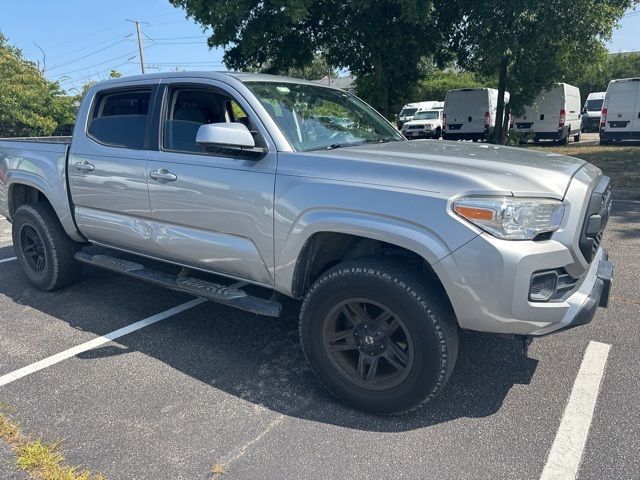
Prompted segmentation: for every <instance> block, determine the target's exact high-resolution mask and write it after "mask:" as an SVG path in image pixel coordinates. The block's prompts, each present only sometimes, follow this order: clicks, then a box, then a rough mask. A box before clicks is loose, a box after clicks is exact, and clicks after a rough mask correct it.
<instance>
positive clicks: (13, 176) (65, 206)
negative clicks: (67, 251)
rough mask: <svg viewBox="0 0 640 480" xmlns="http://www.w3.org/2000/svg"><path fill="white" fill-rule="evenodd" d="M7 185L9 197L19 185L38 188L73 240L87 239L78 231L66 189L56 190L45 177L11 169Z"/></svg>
mask: <svg viewBox="0 0 640 480" xmlns="http://www.w3.org/2000/svg"><path fill="white" fill-rule="evenodd" d="M63 181H64V179H63ZM6 185H7V193H8V195H9V197H8V198H11V194H12V191H13V189H14V187H15V186H17V185H25V186H27V187H32V188H34V189H36V190H38V191H39V192H40V193H42V195H44V197H45V198H46V199H47V200H48V201H49V203H50V204H51V206H52V207H53V210H54V211H55V212H56V215H57V217H58V220H60V223H61V224H62V227H63V228H64V231H65V232H66V234H67V235H69V237H70V238H71V239H72V240H75V241H77V242H82V241H85V240H84V238H82V236H81V235H80V234H79V233H78V231H77V229H76V226H75V223H74V220H73V217H72V216H71V209H70V207H69V200H68V197H67V192H66V189H65V191H63V192H60V191H56V190H54V188H53V187H52V186H51V184H50V183H49V182H48V181H47V180H46V179H45V178H43V177H41V176H39V175H36V174H34V173H31V172H27V171H23V170H21V171H16V170H14V171H10V172H9V173H8V175H7V183H6ZM65 185H66V184H65ZM61 196H63V199H62V200H63V202H61V199H60V198H59V197H61Z"/></svg>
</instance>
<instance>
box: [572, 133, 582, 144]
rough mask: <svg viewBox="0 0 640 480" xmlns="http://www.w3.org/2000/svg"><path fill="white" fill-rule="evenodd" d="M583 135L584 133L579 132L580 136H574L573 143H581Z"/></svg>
mask: <svg viewBox="0 0 640 480" xmlns="http://www.w3.org/2000/svg"><path fill="white" fill-rule="evenodd" d="M581 135H582V132H578V134H577V135H574V136H573V141H574V143H578V142H579V141H580V137H581Z"/></svg>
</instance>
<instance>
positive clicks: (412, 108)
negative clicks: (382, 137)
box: [396, 100, 444, 130]
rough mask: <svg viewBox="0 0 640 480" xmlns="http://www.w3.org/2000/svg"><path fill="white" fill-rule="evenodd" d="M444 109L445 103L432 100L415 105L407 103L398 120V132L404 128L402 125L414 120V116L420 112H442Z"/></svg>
mask: <svg viewBox="0 0 640 480" xmlns="http://www.w3.org/2000/svg"><path fill="white" fill-rule="evenodd" d="M443 108H444V102H438V101H435V100H431V101H428V102H415V103H407V104H406V105H405V106H404V107H402V110H400V113H399V114H398V119H397V121H396V124H397V126H398V130H400V129H401V128H402V125H404V124H405V122H408V121H410V120H413V116H414V115H415V114H416V112H417V111H418V110H442V109H443Z"/></svg>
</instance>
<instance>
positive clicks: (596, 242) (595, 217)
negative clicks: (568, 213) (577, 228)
mask: <svg viewBox="0 0 640 480" xmlns="http://www.w3.org/2000/svg"><path fill="white" fill-rule="evenodd" d="M611 204H612V195H611V186H610V184H609V177H605V176H603V177H602V178H601V179H600V181H599V182H598V184H597V185H596V188H594V189H593V192H591V197H590V198H589V205H588V206H587V213H586V214H585V218H584V223H583V225H582V231H581V232H580V242H579V244H580V251H581V252H582V255H584V258H585V260H586V261H587V262H589V263H591V260H593V257H594V256H595V254H596V252H597V251H598V248H600V243H601V242H602V236H603V233H604V229H605V228H606V226H607V222H608V221H609V215H610V213H611Z"/></svg>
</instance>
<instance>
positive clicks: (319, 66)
mask: <svg viewBox="0 0 640 480" xmlns="http://www.w3.org/2000/svg"><path fill="white" fill-rule="evenodd" d="M281 73H282V74H283V75H287V76H289V77H294V78H303V79H304V80H319V79H321V78H323V77H330V78H336V77H337V76H338V74H337V72H336V69H335V68H333V67H332V66H331V65H329V62H327V59H326V58H324V57H323V56H322V55H319V54H316V55H314V56H313V60H311V62H310V63H308V64H307V65H305V66H303V67H293V68H289V69H287V70H286V71H284V72H281Z"/></svg>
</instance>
